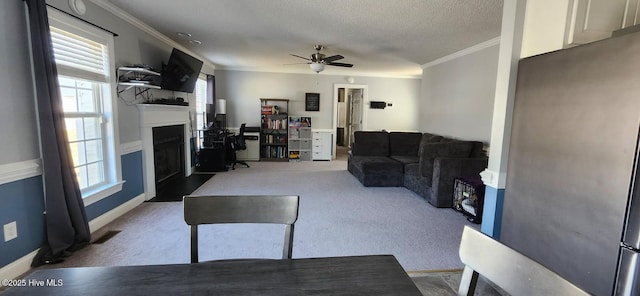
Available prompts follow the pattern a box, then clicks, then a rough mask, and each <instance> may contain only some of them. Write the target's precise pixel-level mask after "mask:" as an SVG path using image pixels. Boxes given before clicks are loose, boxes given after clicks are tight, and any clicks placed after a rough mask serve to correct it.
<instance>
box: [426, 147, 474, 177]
mask: <svg viewBox="0 0 640 296" xmlns="http://www.w3.org/2000/svg"><path fill="white" fill-rule="evenodd" d="M472 148H473V143H472V142H468V141H456V142H438V143H426V144H424V145H423V146H422V147H421V149H420V155H419V157H420V173H421V174H422V176H423V177H425V178H427V180H429V181H431V180H432V178H433V177H434V176H433V171H434V165H435V160H436V159H441V158H464V159H469V158H468V157H469V154H470V153H471V149H472ZM428 185H429V186H431V185H432V184H428Z"/></svg>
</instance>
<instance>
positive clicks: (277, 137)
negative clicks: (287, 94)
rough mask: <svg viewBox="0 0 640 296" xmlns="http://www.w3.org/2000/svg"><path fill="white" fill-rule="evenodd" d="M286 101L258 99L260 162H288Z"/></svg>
mask: <svg viewBox="0 0 640 296" xmlns="http://www.w3.org/2000/svg"><path fill="white" fill-rule="evenodd" d="M288 110H289V100H288V99H260V161H288V160H289V149H288V144H289V143H288V121H287V119H288V116H287V112H288Z"/></svg>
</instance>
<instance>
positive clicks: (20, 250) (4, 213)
mask: <svg viewBox="0 0 640 296" xmlns="http://www.w3.org/2000/svg"><path fill="white" fill-rule="evenodd" d="M121 160H122V179H123V180H124V181H125V183H124V184H123V186H122V191H120V192H118V193H115V194H113V195H111V196H109V197H106V198H104V199H102V200H100V201H98V202H95V203H93V204H91V205H89V206H87V209H86V210H87V217H88V218H89V220H93V219H95V218H97V217H99V216H100V215H102V214H104V213H106V212H108V211H110V210H112V209H114V208H116V207H118V206H120V205H122V204H123V203H125V202H127V201H129V200H131V199H133V198H134V197H136V196H139V195H141V194H142V193H143V192H144V184H143V179H142V178H143V177H142V151H135V152H132V153H129V154H125V155H122V156H121ZM43 212H44V193H43V188H42V177H41V176H35V177H29V178H25V179H22V180H18V181H14V182H10V183H6V184H2V185H0V225H4V224H6V223H9V222H11V221H16V222H17V228H18V237H17V238H16V239H13V240H10V241H8V242H4V235H2V236H0V268H1V267H4V266H6V265H8V264H10V263H11V262H14V261H16V260H18V259H20V258H22V257H24V256H26V255H28V254H29V253H31V252H33V251H35V250H37V249H38V248H39V247H40V245H41V244H42V243H43V241H44V238H45V231H44V216H43ZM1 229H2V228H0V231H1Z"/></svg>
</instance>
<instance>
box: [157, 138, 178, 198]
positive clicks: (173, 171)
mask: <svg viewBox="0 0 640 296" xmlns="http://www.w3.org/2000/svg"><path fill="white" fill-rule="evenodd" d="M153 163H154V172H155V175H156V178H155V179H156V195H160V194H161V192H162V191H163V190H164V189H165V188H166V187H167V186H170V185H171V184H172V183H175V182H176V181H180V180H183V179H184V178H185V174H184V127H183V126H182V125H170V126H159V127H154V128H153Z"/></svg>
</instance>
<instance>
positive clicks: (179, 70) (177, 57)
mask: <svg viewBox="0 0 640 296" xmlns="http://www.w3.org/2000/svg"><path fill="white" fill-rule="evenodd" d="M201 69H202V61H201V60H198V59H196V58H194V57H192V56H190V55H188V54H186V53H184V52H182V51H180V50H178V49H176V48H174V49H173V51H172V52H171V57H169V62H168V63H167V65H166V66H165V67H164V68H163V70H162V83H161V85H160V87H161V88H162V89H166V90H175V91H181V92H187V93H192V92H193V90H194V88H195V87H196V81H197V80H198V75H200V70H201Z"/></svg>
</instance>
